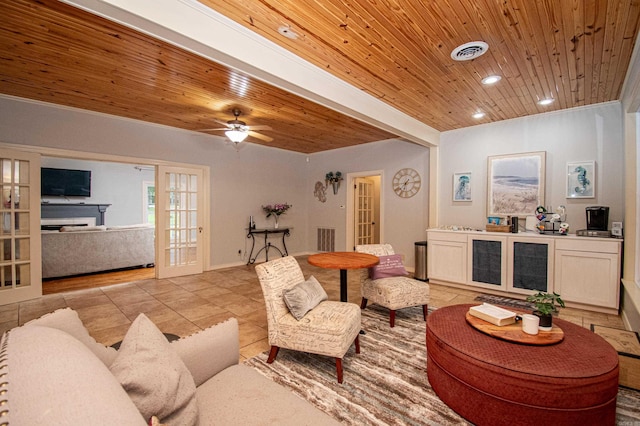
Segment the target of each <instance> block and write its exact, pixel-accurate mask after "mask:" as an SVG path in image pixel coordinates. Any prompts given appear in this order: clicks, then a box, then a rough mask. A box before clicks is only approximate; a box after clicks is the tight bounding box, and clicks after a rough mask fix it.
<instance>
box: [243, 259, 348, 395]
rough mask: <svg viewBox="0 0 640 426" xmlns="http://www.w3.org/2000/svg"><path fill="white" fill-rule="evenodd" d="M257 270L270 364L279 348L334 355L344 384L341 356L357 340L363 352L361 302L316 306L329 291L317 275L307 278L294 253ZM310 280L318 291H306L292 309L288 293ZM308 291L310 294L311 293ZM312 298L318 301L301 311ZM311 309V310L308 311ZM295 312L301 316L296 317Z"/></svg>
mask: <svg viewBox="0 0 640 426" xmlns="http://www.w3.org/2000/svg"><path fill="white" fill-rule="evenodd" d="M256 273H257V274H258V279H259V281H260V286H261V287H262V292H263V294H264V299H265V304H266V309H267V326H268V329H269V345H271V351H270V352H269V358H268V359H267V363H269V364H270V363H272V362H273V361H274V360H275V359H276V356H277V355H278V351H279V350H280V348H285V349H292V350H295V351H302V352H309V353H314V354H319V355H326V356H330V357H334V358H335V359H336V371H337V375H338V383H342V376H343V374H342V358H343V357H344V355H345V354H346V352H347V350H349V347H350V346H351V344H352V343H355V346H356V353H360V341H359V339H358V335H359V332H360V309H358V305H356V304H354V303H345V302H335V301H328V300H322V301H320V302H319V303H318V304H317V305H316V302H317V301H318V300H320V299H326V293H325V292H324V289H322V287H321V286H320V284H319V283H318V282H317V281H316V280H315V278H313V277H310V278H309V279H308V280H306V281H305V279H304V275H303V274H302V270H301V269H300V265H298V262H297V260H296V259H295V258H294V257H292V256H287V257H281V258H278V259H275V260H272V261H269V262H266V263H262V264H260V265H256ZM309 283H311V284H312V286H315V287H316V291H315V293H314V292H313V291H311V292H307V293H303V297H301V298H300V297H299V298H298V299H297V300H298V302H297V305H298V306H296V307H294V306H291V309H292V310H290V307H289V306H288V305H287V303H289V305H292V302H291V299H292V297H289V296H290V295H291V294H292V293H294V292H295V291H297V289H299V288H304V286H307V287H308V285H309ZM318 286H319V287H320V288H319V289H317V287H318ZM309 293H311V296H308V294H309ZM317 293H322V294H323V297H319V298H318V297H315V295H316V294H317ZM285 296H287V301H286V302H285ZM293 299H295V298H293ZM309 299H315V302H312V303H311V304H310V305H309V306H306V307H304V309H302V311H300V308H301V307H300V306H299V305H301V303H300V301H301V300H302V302H305V300H309ZM311 305H313V306H311ZM308 308H311V309H310V310H308V311H307V309H308ZM292 312H293V313H292ZM305 312H306V313H305ZM294 313H295V314H296V315H297V316H298V317H300V319H296V317H295V316H294Z"/></svg>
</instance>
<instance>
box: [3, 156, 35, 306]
mask: <svg viewBox="0 0 640 426" xmlns="http://www.w3.org/2000/svg"><path fill="white" fill-rule="evenodd" d="M0 175H1V179H2V182H1V186H2V195H1V203H0V222H1V224H0V304H8V303H14V302H18V301H22V300H27V299H32V298H35V297H39V296H41V295H42V281H41V270H42V269H41V264H40V253H39V247H40V229H39V228H40V227H39V222H40V205H39V203H38V200H39V199H40V181H39V178H40V157H39V155H38V154H31V153H22V152H18V151H11V150H0Z"/></svg>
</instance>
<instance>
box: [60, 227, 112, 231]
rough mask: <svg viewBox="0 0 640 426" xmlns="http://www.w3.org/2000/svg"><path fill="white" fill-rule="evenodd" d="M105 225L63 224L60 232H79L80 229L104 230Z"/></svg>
mask: <svg viewBox="0 0 640 426" xmlns="http://www.w3.org/2000/svg"><path fill="white" fill-rule="evenodd" d="M106 230H107V227H106V226H105V225H97V226H80V225H78V226H73V225H71V226H69V225H68V226H63V227H61V228H60V232H80V231H106Z"/></svg>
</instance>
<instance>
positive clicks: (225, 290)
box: [0, 256, 624, 359]
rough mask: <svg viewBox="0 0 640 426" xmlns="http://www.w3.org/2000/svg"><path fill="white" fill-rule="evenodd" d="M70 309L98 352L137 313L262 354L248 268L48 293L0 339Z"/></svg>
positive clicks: (460, 293) (596, 320) (262, 320)
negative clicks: (227, 338)
mask: <svg viewBox="0 0 640 426" xmlns="http://www.w3.org/2000/svg"><path fill="white" fill-rule="evenodd" d="M297 259H298V262H299V263H300V266H301V267H302V270H303V272H304V275H305V277H308V276H309V275H314V276H315V277H316V278H317V279H318V280H319V281H320V282H321V283H322V284H323V286H324V288H325V290H326V291H327V294H328V295H329V298H330V299H331V300H339V295H340V289H339V281H340V280H339V271H338V270H332V269H321V268H317V267H315V266H311V265H309V263H308V262H307V260H306V256H299V257H297ZM347 275H348V279H349V285H348V288H349V294H348V295H349V301H350V302H354V303H357V304H358V305H359V304H360V299H361V296H360V285H359V275H360V272H359V271H349V272H348V274H347ZM430 288H431V302H430V305H431V306H433V307H444V306H448V305H455V304H460V303H474V298H475V297H476V296H477V295H478V294H480V293H479V292H475V291H470V290H462V289H454V288H450V287H446V286H441V285H435V284H431V285H430ZM64 307H70V308H72V309H74V310H76V311H77V312H78V315H79V316H80V318H81V319H82V321H83V322H84V324H85V325H86V327H87V329H88V330H89V333H90V334H91V335H92V336H93V337H94V338H95V339H96V340H97V341H98V342H101V343H103V344H105V345H111V344H113V343H115V342H118V341H120V340H122V338H123V337H124V335H125V334H126V332H127V330H128V328H129V325H130V324H131V322H133V320H134V319H135V318H136V317H137V316H138V314H140V313H145V314H146V315H147V316H148V317H149V318H150V319H151V320H152V321H154V322H155V323H156V324H157V326H158V328H160V330H162V331H163V332H165V333H172V334H177V335H179V336H181V337H184V336H188V335H190V334H192V333H195V332H197V331H199V330H202V329H205V328H207V327H209V326H211V325H214V324H217V323H219V322H221V321H224V320H226V319H227V318H229V317H236V318H237V319H238V322H239V324H240V358H241V359H245V358H250V357H253V356H255V355H257V354H259V353H261V352H264V351H266V350H268V349H269V343H268V340H267V319H266V311H265V307H264V299H263V296H262V290H261V288H260V283H259V282H258V278H257V276H256V273H255V270H254V266H253V265H249V266H238V267H233V268H226V269H219V270H215V271H209V272H205V273H203V274H198V275H190V276H186V277H178V278H171V279H163V280H155V279H149V280H143V281H135V282H131V283H126V284H116V285H112V286H107V287H101V288H95V289H90V290H78V291H73V292H68V293H60V294H51V295H47V296H43V297H40V298H38V299H34V300H30V301H26V302H21V303H14V304H10V305H4V306H0V333H1V332H4V331H6V330H9V329H11V328H13V327H16V326H19V325H22V324H24V323H26V322H27V321H30V320H32V319H34V318H38V317H40V316H42V315H44V314H46V313H49V312H53V311H54V310H56V309H60V308H64ZM560 318H563V319H565V320H568V321H571V322H573V323H576V324H579V325H581V326H583V327H589V326H590V325H591V324H598V325H603V326H607V327H613V328H620V329H622V328H624V326H623V323H622V320H621V319H620V317H619V316H615V315H607V314H601V313H594V312H589V311H584V310H580V309H572V308H565V309H562V310H561V312H560Z"/></svg>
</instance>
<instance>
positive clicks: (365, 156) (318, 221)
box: [307, 140, 429, 269]
mask: <svg viewBox="0 0 640 426" xmlns="http://www.w3.org/2000/svg"><path fill="white" fill-rule="evenodd" d="M405 167H410V168H413V169H415V170H417V171H418V172H419V173H420V176H421V178H422V188H421V189H420V191H419V192H418V193H417V194H416V195H415V196H414V197H412V198H400V197H398V196H397V195H396V194H395V193H394V192H393V189H392V187H391V179H392V178H393V175H394V174H395V173H396V172H397V171H398V170H400V169H402V168H405ZM377 170H382V181H381V200H382V202H381V204H382V209H383V212H382V214H383V217H384V219H383V220H382V222H383V223H382V229H383V235H382V239H381V242H382V243H389V244H392V245H393V247H394V249H395V251H396V252H397V253H402V254H404V255H405V264H406V265H407V267H408V268H410V269H413V265H414V264H415V261H414V251H415V245H414V243H415V242H416V241H424V240H425V239H426V232H425V230H426V228H427V223H428V215H427V213H428V200H429V196H428V195H429V191H428V176H429V149H428V148H425V147H423V146H420V145H415V144H412V143H409V142H404V141H400V140H389V141H381V142H374V143H369V144H366V145H360V146H354V147H349V148H342V149H337V150H332V151H325V152H320V153H317V154H313V155H312V156H310V161H309V164H308V177H307V182H308V184H307V187H308V190H307V200H308V203H309V230H310V233H311V234H310V238H309V244H310V247H312V248H315V246H316V235H315V229H316V228H318V227H330V228H335V229H336V250H352V245H351V244H352V242H350V244H347V241H346V238H347V230H346V226H347V217H346V211H347V209H346V204H347V201H348V200H347V188H346V187H347V185H349V184H351V185H353V182H348V181H346V180H345V181H343V182H342V185H341V187H340V190H339V192H338V194H337V195H334V194H333V191H332V190H328V191H327V201H326V203H321V202H319V201H318V200H317V199H316V198H315V197H314V196H313V186H314V184H315V182H316V181H322V182H324V176H325V174H326V173H327V172H330V171H332V172H336V171H340V172H342V174H343V175H344V176H347V174H349V173H359V172H366V171H377ZM341 206H345V208H342V207H341Z"/></svg>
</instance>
